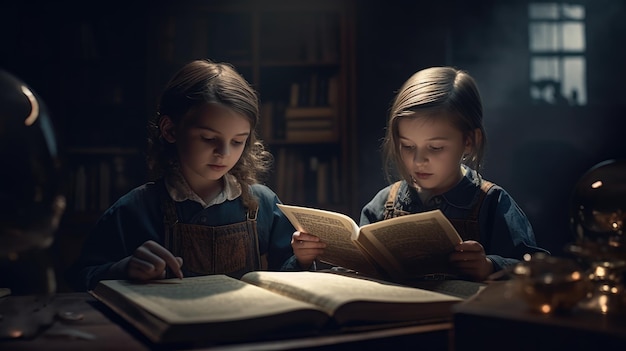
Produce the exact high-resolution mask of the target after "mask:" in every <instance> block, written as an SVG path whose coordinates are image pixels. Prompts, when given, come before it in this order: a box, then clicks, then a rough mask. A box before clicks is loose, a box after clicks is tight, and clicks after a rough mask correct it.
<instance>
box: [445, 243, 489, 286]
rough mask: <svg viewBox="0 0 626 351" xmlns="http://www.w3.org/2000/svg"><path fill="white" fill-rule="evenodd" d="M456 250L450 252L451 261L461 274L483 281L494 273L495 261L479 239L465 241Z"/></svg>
mask: <svg viewBox="0 0 626 351" xmlns="http://www.w3.org/2000/svg"><path fill="white" fill-rule="evenodd" d="M455 250H456V251H455V252H453V253H451V254H450V261H451V262H452V264H453V265H454V266H455V267H456V268H457V270H458V271H459V272H460V273H461V274H464V275H467V276H469V277H470V278H472V279H473V280H475V281H483V280H485V279H487V277H488V276H489V275H490V274H491V273H493V263H492V262H491V260H490V259H489V258H487V256H486V255H485V249H484V248H483V246H482V245H481V244H480V243H479V242H478V241H474V240H468V241H464V242H462V243H460V244H459V245H457V246H456V247H455Z"/></svg>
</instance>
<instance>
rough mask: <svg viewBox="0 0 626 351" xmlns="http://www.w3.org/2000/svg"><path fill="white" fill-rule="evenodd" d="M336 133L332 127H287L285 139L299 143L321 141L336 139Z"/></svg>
mask: <svg viewBox="0 0 626 351" xmlns="http://www.w3.org/2000/svg"><path fill="white" fill-rule="evenodd" d="M337 137H338V134H337V132H336V131H335V130H334V129H328V128H323V129H287V131H286V132H285V140H287V141H291V142H300V143H322V142H334V141H337Z"/></svg>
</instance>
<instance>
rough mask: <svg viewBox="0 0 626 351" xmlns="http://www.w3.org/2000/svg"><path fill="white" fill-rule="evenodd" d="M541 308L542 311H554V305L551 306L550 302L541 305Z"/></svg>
mask: <svg viewBox="0 0 626 351" xmlns="http://www.w3.org/2000/svg"><path fill="white" fill-rule="evenodd" d="M540 309H541V312H542V313H550V311H552V307H550V305H548V304H543V305H541V308H540Z"/></svg>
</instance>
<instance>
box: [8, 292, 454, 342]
mask: <svg viewBox="0 0 626 351" xmlns="http://www.w3.org/2000/svg"><path fill="white" fill-rule="evenodd" d="M0 315H2V317H1V318H0V337H2V339H0V350H15V351H19V350H63V351H72V350H89V351H94V350H124V351H126V350H128V351H137V350H142V351H143V350H151V349H164V348H162V347H161V346H159V345H153V344H151V343H150V342H149V341H148V340H147V339H145V338H144V337H143V336H142V335H141V334H139V333H138V332H137V331H136V330H135V329H134V328H133V327H132V326H130V325H129V324H127V323H126V322H125V321H124V320H122V319H121V318H119V317H118V316H117V315H115V314H113V313H112V312H111V311H110V310H108V309H107V308H106V307H105V306H104V305H102V304H101V303H100V302H98V301H96V300H95V299H94V298H93V297H92V296H91V295H89V294H87V293H59V294H54V295H52V296H30V295H29V296H6V297H3V298H0ZM451 330H452V323H451V322H450V323H441V322H440V323H433V324H420V325H409V326H402V327H394V328H386V329H375V330H367V331H359V332H350V333H336V334H332V335H330V334H328V335H317V336H310V337H304V338H291V339H280V340H265V341H256V342H246V343H239V344H224V345H205V346H201V347H194V349H197V350H213V351H215V350H223V351H227V350H231V351H234V350H293V349H307V350H322V349H323V350H329V349H344V350H345V349H346V348H348V347H350V348H353V347H354V348H358V349H360V350H381V349H384V348H391V349H393V350H402V349H415V347H416V345H419V347H420V348H422V349H428V350H442V351H447V350H449V345H450V332H451Z"/></svg>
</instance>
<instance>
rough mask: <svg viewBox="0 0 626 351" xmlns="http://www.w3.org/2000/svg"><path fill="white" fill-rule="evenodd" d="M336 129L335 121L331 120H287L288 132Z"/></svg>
mask: <svg viewBox="0 0 626 351" xmlns="http://www.w3.org/2000/svg"><path fill="white" fill-rule="evenodd" d="M334 127H335V121H334V120H332V119H330V118H299V119H287V121H286V128H287V130H290V129H291V130H293V129H304V130H311V129H331V130H332V129H333V128H334Z"/></svg>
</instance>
